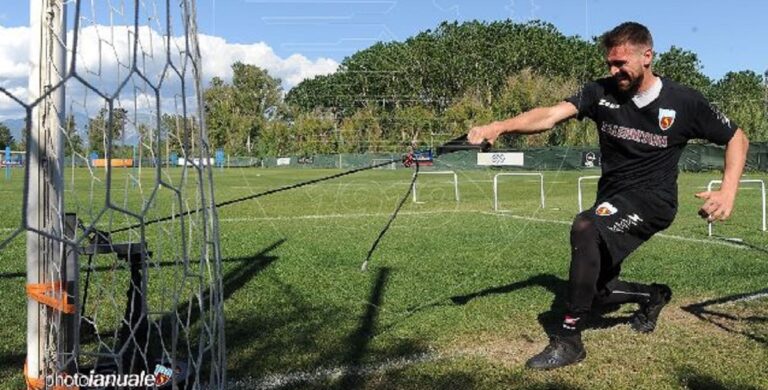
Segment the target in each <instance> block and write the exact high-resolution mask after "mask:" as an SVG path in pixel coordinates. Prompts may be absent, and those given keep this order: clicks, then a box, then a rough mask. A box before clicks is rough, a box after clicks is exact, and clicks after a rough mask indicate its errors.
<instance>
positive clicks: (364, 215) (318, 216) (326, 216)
mask: <svg viewBox="0 0 768 390" xmlns="http://www.w3.org/2000/svg"><path fill="white" fill-rule="evenodd" d="M453 213H476V211H473V210H433V211H402V212H400V213H398V215H411V216H413V215H430V214H453ZM390 215H392V213H359V214H315V215H292V216H282V217H247V218H219V221H222V222H256V221H291V220H299V219H332V218H368V217H387V216H390Z"/></svg>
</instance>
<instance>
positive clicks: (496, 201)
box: [493, 172, 544, 211]
mask: <svg viewBox="0 0 768 390" xmlns="http://www.w3.org/2000/svg"><path fill="white" fill-rule="evenodd" d="M499 176H538V177H539V192H540V193H541V197H540V198H541V208H542V209H543V208H544V175H543V174H542V173H540V172H503V173H497V174H496V175H495V176H494V177H493V211H499Z"/></svg>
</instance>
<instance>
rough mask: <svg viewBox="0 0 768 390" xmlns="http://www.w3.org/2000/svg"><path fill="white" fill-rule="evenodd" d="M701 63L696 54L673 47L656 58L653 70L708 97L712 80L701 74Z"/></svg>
mask: <svg viewBox="0 0 768 390" xmlns="http://www.w3.org/2000/svg"><path fill="white" fill-rule="evenodd" d="M701 69H702V67H701V61H699V57H698V56H697V55H696V53H693V52H691V51H687V50H683V49H681V48H679V47H675V46H672V47H671V48H670V49H669V51H667V52H664V53H661V54H660V55H659V56H658V58H656V60H655V62H654V65H653V70H654V72H656V73H658V74H660V75H661V76H664V77H668V78H670V79H672V80H675V81H677V82H678V83H681V84H684V85H687V86H689V87H691V88H694V89H696V90H698V91H699V92H701V93H703V94H704V95H706V96H709V94H710V88H711V86H712V80H710V79H709V77H707V76H705V75H704V74H703V73H701Z"/></svg>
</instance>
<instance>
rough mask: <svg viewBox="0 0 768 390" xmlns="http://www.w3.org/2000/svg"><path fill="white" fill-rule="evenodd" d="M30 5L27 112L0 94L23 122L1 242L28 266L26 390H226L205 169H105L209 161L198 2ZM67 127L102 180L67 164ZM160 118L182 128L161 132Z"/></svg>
mask: <svg viewBox="0 0 768 390" xmlns="http://www.w3.org/2000/svg"><path fill="white" fill-rule="evenodd" d="M29 7H30V26H31V31H32V33H31V40H30V54H29V64H30V73H29V81H28V87H29V88H28V91H29V95H28V100H26V101H24V98H22V97H19V96H14V94H13V93H12V91H9V90H7V89H5V88H3V86H2V85H0V92H2V93H3V94H4V95H6V96H7V97H8V98H10V99H11V100H13V101H15V102H16V103H17V104H18V105H19V108H23V112H24V115H26V118H25V123H26V127H25V129H24V132H25V133H24V134H25V136H26V140H27V142H26V150H25V151H24V153H25V155H24V159H23V162H24V163H23V164H21V165H22V166H23V168H24V175H25V177H24V189H23V194H21V196H22V203H23V205H22V210H21V218H20V221H19V222H17V225H16V226H17V228H16V229H14V230H12V232H11V233H9V234H5V233H2V232H5V231H11V230H10V229H4V230H0V235H2V237H0V250H6V249H7V248H8V247H10V246H13V245H17V246H18V248H16V247H14V248H13V249H12V250H10V251H8V252H7V253H16V252H14V251H15V250H16V249H19V252H21V250H24V251H25V253H26V261H25V266H26V287H25V292H26V297H27V299H26V302H23V303H20V305H21V304H23V305H25V307H26V318H25V319H24V320H22V319H19V321H25V323H26V335H25V341H26V357H25V358H24V362H23V363H24V378H25V381H26V387H25V388H26V389H28V390H42V389H63V388H75V387H74V386H73V385H72V383H73V381H77V382H76V383H78V384H79V383H82V382H81V381H80V379H78V378H81V379H82V378H83V377H84V376H85V377H89V378H90V379H88V380H93V379H94V375H96V376H104V375H107V376H118V377H119V376H124V377H123V378H122V379H123V380H125V379H127V377H128V376H131V377H132V376H138V377H141V378H144V380H145V381H149V380H153V381H154V379H158V378H159V379H162V380H163V381H164V382H163V383H158V382H154V383H155V384H157V385H158V386H157V387H159V388H174V389H177V388H178V389H181V388H184V389H193V388H194V389H224V388H225V387H226V345H225V333H224V325H225V324H224V317H223V301H224V290H223V280H222V279H223V278H222V266H221V248H220V238H219V226H218V215H217V210H216V200H215V196H214V195H215V188H214V182H213V168H214V167H213V166H212V165H211V164H198V165H194V166H184V167H182V168H181V170H180V172H179V170H177V169H169V167H168V166H163V165H162V164H159V163H158V164H156V166H154V167H153V169H151V170H148V169H145V171H146V172H149V173H143V172H142V171H141V166H139V167H138V170H137V171H136V172H133V171H131V170H127V169H115V168H114V166H115V164H114V163H115V162H116V161H117V160H118V159H119V157H123V156H125V155H126V154H127V153H131V152H132V153H133V156H134V159H133V160H134V161H136V160H139V161H141V159H142V157H145V156H147V157H149V158H151V159H152V160H153V161H157V162H160V161H163V160H164V159H167V157H168V156H169V155H170V154H171V148H174V150H173V152H174V153H181V155H183V157H184V158H185V159H189V160H198V159H199V160H202V161H209V159H210V158H211V157H213V154H214V152H213V150H212V149H211V148H210V144H209V142H208V136H207V133H206V128H205V119H204V115H203V114H204V101H203V96H204V94H203V89H202V81H201V77H202V69H201V63H202V61H201V54H200V48H199V46H198V41H197V39H198V37H197V25H196V8H195V0H178V1H174V2H169V1H166V0H127V1H124V2H120V4H119V5H113V4H109V3H108V2H100V1H96V2H86V1H74V2H73V1H70V0H30V3H29ZM73 15H74V16H73ZM68 22H69V23H73V25H68ZM100 30H109V31H110V34H102V33H101V32H100ZM126 37H127V38H126ZM3 81H5V80H0V84H2V82H3ZM166 114H168V115H169V116H168V117H167V118H166V117H164V115H166ZM75 115H78V116H86V117H87V118H88V121H89V122H88V126H87V127H88V131H89V133H88V135H89V139H88V148H89V150H87V152H85V153H83V154H90V153H88V152H94V153H95V152H98V154H101V155H103V156H104V157H105V158H104V165H103V169H102V168H101V167H99V169H93V167H91V166H90V165H89V166H88V169H82V170H78V171H77V172H75V169H74V165H72V166H69V165H68V164H66V163H65V143H66V141H67V140H71V138H70V137H72V136H73V135H72V133H71V130H72V129H71V128H70V127H69V125H68V124H66V123H67V121H66V120H65V118H68V117H70V116H73V117H74V116H75ZM163 119H167V120H166V122H163ZM171 121H176V123H183V126H180V127H178V128H176V129H169V128H168V123H171ZM75 131H77V130H76V129H75ZM75 135H77V134H76V133H75ZM91 136H94V137H93V138H91ZM131 137H133V138H131ZM129 139H133V140H135V139H138V140H139V141H138V142H137V143H133V142H131V141H127V140H129ZM172 143H173V146H171V144H172ZM131 148H132V149H133V151H131V150H130V149H131ZM0 154H2V155H3V157H2V158H3V159H4V160H3V163H4V165H6V166H7V165H8V164H5V162H6V161H9V160H10V159H9V157H8V156H7V155H6V154H7V153H4V151H2V150H0ZM66 169H72V172H71V173H72V185H71V187H72V188H67V189H66V191H65V188H64V177H65V170H66ZM67 173H69V172H67ZM75 174H77V175H83V176H85V177H82V179H89V180H75ZM65 194H66V202H65ZM21 237H24V238H25V240H24V242H22V240H21ZM22 247H23V248H22ZM19 260H20V259H19ZM86 260H87V261H86ZM81 273H82V275H81ZM89 289H90V290H91V291H90V294H89ZM19 293H21V294H23V293H24V292H19ZM20 310H21V309H20ZM22 318H23V317H22ZM19 363H22V362H19ZM102 379H103V377H102ZM96 381H97V382H98V380H96ZM118 383H121V382H120V379H118ZM163 384H167V386H161V385H163ZM150 387H152V388H155V385H152V386H150Z"/></svg>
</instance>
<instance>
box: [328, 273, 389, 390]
mask: <svg viewBox="0 0 768 390" xmlns="http://www.w3.org/2000/svg"><path fill="white" fill-rule="evenodd" d="M389 272H390V269H389V268H387V267H384V268H381V269H379V271H378V272H377V274H376V281H375V282H374V284H373V288H372V289H371V294H370V295H369V296H368V304H367V306H366V308H365V312H364V313H363V315H362V316H361V317H360V321H359V324H358V326H357V329H355V331H354V332H353V333H352V334H350V336H349V338H348V339H347V342H346V344H347V351H346V354H345V356H344V358H343V361H344V363H345V364H347V365H348V366H353V367H354V366H358V365H360V363H361V362H362V359H363V357H364V356H365V354H366V352H367V350H368V344H369V343H370V342H371V339H372V338H373V335H374V329H375V327H376V319H377V317H378V315H379V307H380V306H381V301H382V298H383V295H384V288H385V287H386V285H387V279H388V278H389ZM363 383H364V381H363V378H362V377H358V376H355V375H353V374H352V373H349V372H347V373H346V374H345V375H344V376H343V377H342V378H341V380H340V381H339V385H340V387H341V388H345V389H347V388H350V387H352V386H362V385H363Z"/></svg>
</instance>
